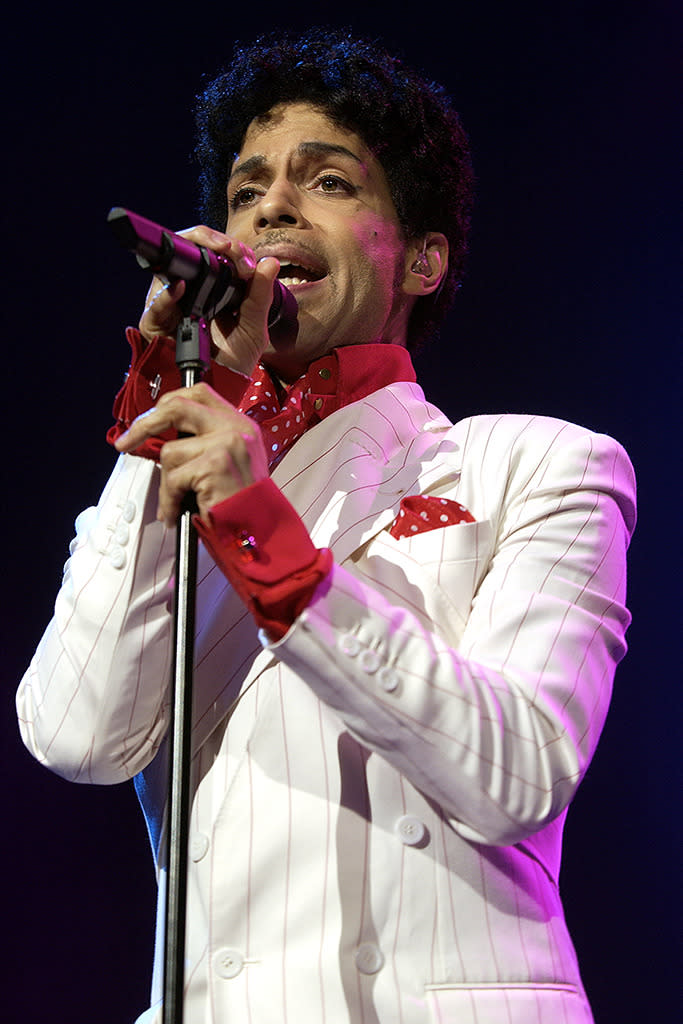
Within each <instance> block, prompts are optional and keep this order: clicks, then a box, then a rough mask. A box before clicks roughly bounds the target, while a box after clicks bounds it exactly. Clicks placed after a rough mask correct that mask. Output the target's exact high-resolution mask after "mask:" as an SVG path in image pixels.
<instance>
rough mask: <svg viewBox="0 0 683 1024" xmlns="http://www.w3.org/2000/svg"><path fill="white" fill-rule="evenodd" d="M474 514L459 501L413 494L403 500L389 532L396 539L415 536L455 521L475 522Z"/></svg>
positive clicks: (449, 524) (452, 523) (450, 524)
mask: <svg viewBox="0 0 683 1024" xmlns="http://www.w3.org/2000/svg"><path fill="white" fill-rule="evenodd" d="M473 522H475V519H474V516H473V515H472V513H471V512H469V511H468V510H467V509H466V508H465V506H464V505H461V504H460V502H459V501H452V500H451V499H450V498H434V497H429V496H425V495H422V494H411V495H410V496H409V497H407V498H403V500H402V501H401V508H400V511H399V513H398V515H397V516H396V518H395V519H394V522H393V523H392V526H391V529H390V530H389V533H390V534H391V536H392V537H393V538H394V539H395V540H400V538H401V537H413V536H415V534H416V533H426V532H427V530H440V529H443V527H444V526H453V525H454V524H455V523H473Z"/></svg>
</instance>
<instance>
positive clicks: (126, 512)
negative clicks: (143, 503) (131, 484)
mask: <svg viewBox="0 0 683 1024" xmlns="http://www.w3.org/2000/svg"><path fill="white" fill-rule="evenodd" d="M136 512H137V509H136V507H135V502H134V501H131V500H130V499H129V500H128V501H124V503H123V508H122V510H121V515H122V516H123V518H124V519H125V521H126V522H127V523H132V522H133V520H134V519H135V513H136Z"/></svg>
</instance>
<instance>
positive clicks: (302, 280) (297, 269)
mask: <svg viewBox="0 0 683 1024" xmlns="http://www.w3.org/2000/svg"><path fill="white" fill-rule="evenodd" d="M277 276H278V280H279V281H281V282H282V284H283V285H284V286H285V288H291V287H293V286H294V285H297V284H312V283H314V282H315V281H320V280H321V279H322V278H323V277H325V273H324V272H323V271H322V270H316V269H314V268H312V267H305V266H302V265H301V264H299V263H281V264H280V271H279V273H278V275H277Z"/></svg>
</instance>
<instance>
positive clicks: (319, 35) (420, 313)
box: [196, 28, 473, 351]
mask: <svg viewBox="0 0 683 1024" xmlns="http://www.w3.org/2000/svg"><path fill="white" fill-rule="evenodd" d="M296 102H305V103H310V104H312V105H313V106H315V107H318V108H319V109H320V110H322V111H323V112H324V113H325V114H326V116H327V117H329V118H330V120H331V121H333V122H334V123H335V124H338V125H339V126H340V127H343V128H345V129H347V130H350V131H353V132H355V133H356V134H357V135H359V136H360V137H361V138H362V139H363V141H364V143H365V144H366V145H367V146H368V148H369V149H370V150H371V151H372V153H373V154H374V155H375V156H376V157H377V159H378V160H379V161H380V163H381V164H382V167H383V169H384V172H385V174H386V176H387V181H388V183H389V188H390V191H391V195H392V198H393V201H394V205H395V207H396V211H397V214H398V217H399V220H400V223H401V225H402V228H403V231H404V233H405V237H406V239H407V240H415V239H418V238H420V237H422V236H423V235H424V234H425V233H426V232H428V231H441V232H443V234H444V235H445V236H446V237H447V239H448V242H449V247H450V251H449V269H448V275H447V277H446V279H445V282H444V284H443V286H442V287H441V289H440V290H439V291H438V292H437V293H435V294H433V295H430V296H427V297H424V298H421V299H420V300H419V301H418V302H417V303H416V304H415V306H414V309H413V312H412V315H411V318H410V323H409V325H408V347H409V348H410V349H411V351H415V350H417V349H418V348H419V347H420V345H421V344H422V343H423V342H424V341H425V340H427V338H429V337H431V336H433V335H434V334H435V333H436V332H437V330H438V328H439V326H440V324H441V322H442V320H443V318H444V316H445V315H446V313H447V312H448V309H449V308H450V306H451V303H452V301H453V298H454V296H455V293H456V291H457V289H458V287H459V286H460V282H461V279H462V276H463V270H464V260H465V253H466V249H467V235H468V231H469V224H470V216H471V209H472V195H473V174H472V165H471V160H470V150H469V144H468V140H467V136H466V134H465V132H464V130H463V128H462V125H461V123H460V119H459V117H458V114H457V113H456V111H455V110H454V109H453V107H452V106H451V103H450V101H449V99H448V97H447V96H446V94H445V92H444V90H443V88H442V87H441V86H440V85H437V84H436V83H434V82H430V81H428V80H427V79H426V78H424V77H423V76H421V75H420V74H418V73H417V72H415V71H413V70H412V69H410V68H408V67H407V66H406V65H405V64H404V63H403V62H402V61H401V60H400V59H398V58H397V57H392V56H391V55H390V54H389V53H387V52H386V50H385V49H384V48H383V47H382V46H381V45H379V44H377V43H375V42H372V41H369V40H364V39H358V38H354V37H353V36H352V35H351V34H350V33H349V32H347V31H337V30H329V29H320V28H319V29H313V30H311V31H309V32H307V33H306V34H304V35H300V36H285V37H282V36H277V37H276V36H275V35H271V36H263V37H260V38H259V39H258V40H257V41H256V42H255V43H253V44H251V45H250V46H248V47H243V46H239V45H238V47H237V49H236V51H235V54H234V56H233V59H232V61H231V62H230V64H229V67H228V70H227V71H225V72H224V73H223V74H221V75H219V77H218V78H216V79H215V80H214V81H212V82H211V83H210V84H209V85H208V86H207V87H206V89H205V90H204V91H203V92H202V93H201V94H200V95H199V96H198V97H197V106H196V123H197V147H196V155H197V157H198V159H199V163H200V168H201V175H200V190H201V216H202V218H203V219H204V221H205V222H206V223H207V224H209V225H212V226H213V227H216V228H220V229H221V230H223V229H224V228H225V224H226V221H227V197H226V181H227V176H228V173H229V169H230V167H231V166H232V163H233V161H234V158H235V155H236V154H237V153H239V151H240V149H241V147H242V142H243V140H244V136H245V134H246V131H247V128H248V127H249V125H250V124H251V122H252V121H253V120H254V119H255V118H258V117H262V116H263V115H264V114H267V113H268V111H269V110H271V109H272V108H273V107H274V106H276V105H277V104H279V103H296Z"/></svg>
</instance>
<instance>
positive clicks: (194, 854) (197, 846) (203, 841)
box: [190, 832, 209, 861]
mask: <svg viewBox="0 0 683 1024" xmlns="http://www.w3.org/2000/svg"><path fill="white" fill-rule="evenodd" d="M208 849H209V837H208V836H205V835H204V833H203V832H197V833H196V834H195V835H193V836H192V841H191V842H190V857H191V858H192V860H193V861H198V860H201V859H202V857H204V856H205V854H206V851H207V850H208Z"/></svg>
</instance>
